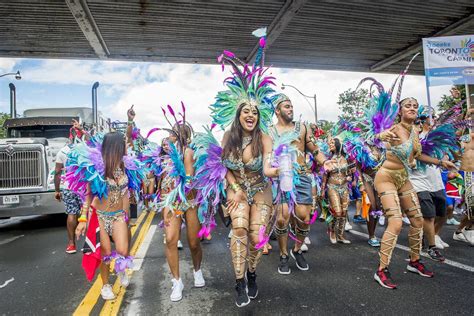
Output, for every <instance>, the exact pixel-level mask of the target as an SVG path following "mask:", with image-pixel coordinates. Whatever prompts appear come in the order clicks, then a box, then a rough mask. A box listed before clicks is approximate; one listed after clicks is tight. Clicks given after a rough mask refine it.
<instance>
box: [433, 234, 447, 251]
mask: <svg viewBox="0 0 474 316" xmlns="http://www.w3.org/2000/svg"><path fill="white" fill-rule="evenodd" d="M435 241H436V242H438V241H439V242H440V243H441V245H443V247H444V248H448V247H449V244H447V243H445V242H444V240H442V239H441V237H439V235H435ZM436 247H438V246H436Z"/></svg>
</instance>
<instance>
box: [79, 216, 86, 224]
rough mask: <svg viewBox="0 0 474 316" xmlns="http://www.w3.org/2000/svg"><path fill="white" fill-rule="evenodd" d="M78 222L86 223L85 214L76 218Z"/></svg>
mask: <svg viewBox="0 0 474 316" xmlns="http://www.w3.org/2000/svg"><path fill="white" fill-rule="evenodd" d="M77 221H78V222H79V223H87V217H86V216H85V215H82V214H81V216H80V217H79V218H78V220H77Z"/></svg>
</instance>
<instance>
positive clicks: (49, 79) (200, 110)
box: [0, 58, 449, 131]
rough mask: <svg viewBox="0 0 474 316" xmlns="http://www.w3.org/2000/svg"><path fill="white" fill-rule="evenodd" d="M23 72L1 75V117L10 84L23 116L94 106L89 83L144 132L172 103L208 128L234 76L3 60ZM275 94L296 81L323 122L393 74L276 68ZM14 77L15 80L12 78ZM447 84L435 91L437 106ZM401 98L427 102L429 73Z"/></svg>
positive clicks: (303, 109)
mask: <svg viewBox="0 0 474 316" xmlns="http://www.w3.org/2000/svg"><path fill="white" fill-rule="evenodd" d="M17 70H20V71H21V74H22V79H21V80H19V81H16V80H14V78H13V77H3V78H0V112H9V88H8V83H9V82H14V83H15V85H16V88H17V112H18V113H19V114H21V113H23V111H24V110H26V109H29V108H43V107H76V106H87V107H90V106H91V86H92V84H93V83H94V82H95V81H99V82H100V87H99V90H98V104H99V110H100V111H101V112H102V113H105V114H106V117H110V118H111V119H112V120H126V110H127V109H128V108H129V107H130V106H131V105H132V104H134V105H135V107H134V109H135V111H136V112H137V123H138V125H139V126H140V128H141V129H142V131H148V130H149V129H151V128H152V127H156V126H164V124H165V121H164V119H163V117H162V112H161V110H160V107H161V106H165V105H167V104H171V105H176V106H178V105H179V104H180V102H181V101H183V102H184V103H185V104H186V106H187V111H188V120H189V121H190V122H191V124H192V125H193V126H194V127H195V129H197V130H199V129H200V126H202V125H207V124H208V123H209V110H208V105H209V104H211V103H212V101H213V98H214V96H215V95H216V92H217V91H219V90H221V89H223V80H224V78H226V77H227V76H228V72H227V70H226V71H225V72H222V70H221V67H220V66H217V65H190V64H166V63H138V62H121V61H84V60H60V59H54V60H53V59H50V60H48V59H14V58H0V74H3V73H6V72H16V71H17ZM272 73H273V75H274V76H275V77H276V78H277V81H276V82H277V90H280V86H281V83H285V84H291V85H294V86H296V87H298V89H300V90H301V91H302V92H304V93H305V94H308V95H313V94H314V93H316V94H317V101H318V117H319V119H325V120H336V119H337V116H338V114H339V113H340V111H339V109H338V105H337V104H336V102H337V99H338V95H339V93H341V92H343V91H344V90H347V89H349V88H352V89H354V88H355V87H356V86H357V84H358V82H359V81H360V79H362V78H364V77H366V76H374V77H375V78H377V79H378V80H379V81H381V82H382V83H383V84H384V86H386V87H389V86H390V84H391V83H392V82H393V80H394V79H395V77H396V76H395V75H386V74H370V73H361V72H342V71H320V70H300V69H280V68H273V69H272ZM12 80H13V81H12ZM448 90H449V87H441V88H438V89H436V90H435V91H431V98H432V103H433V104H436V103H437V101H438V100H439V99H440V96H441V95H442V94H445V93H446V94H447V93H448ZM284 92H285V93H286V94H287V95H288V96H289V97H290V98H291V99H292V101H293V104H294V105H295V114H296V115H295V117H299V116H300V115H302V117H303V118H304V119H305V120H313V118H314V114H313V110H312V100H309V102H310V104H311V105H310V104H309V103H308V101H307V100H305V98H303V97H301V96H300V95H299V94H298V93H297V92H295V91H294V90H292V89H289V88H287V89H285V91H284ZM403 96H414V97H416V98H417V99H418V100H419V101H420V103H423V104H426V100H427V93H426V86H425V78H424V77H423V76H407V78H406V80H405V84H404V89H403V95H402V97H403Z"/></svg>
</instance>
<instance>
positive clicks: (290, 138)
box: [269, 123, 303, 157]
mask: <svg viewBox="0 0 474 316" xmlns="http://www.w3.org/2000/svg"><path fill="white" fill-rule="evenodd" d="M299 124H301V123H299ZM269 135H270V137H271V138H272V140H273V151H278V148H280V147H281V146H283V145H286V146H287V147H288V151H289V152H290V154H292V155H294V156H295V157H296V156H297V155H302V154H303V153H302V152H301V151H299V150H298V149H297V147H296V146H294V142H297V141H299V137H300V134H299V133H298V131H296V130H295V129H294V130H292V131H287V132H283V133H281V134H280V133H278V130H277V128H276V126H272V127H271V128H270V130H269Z"/></svg>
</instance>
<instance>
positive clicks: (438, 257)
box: [428, 247, 445, 262]
mask: <svg viewBox="0 0 474 316" xmlns="http://www.w3.org/2000/svg"><path fill="white" fill-rule="evenodd" d="M428 256H430V258H431V260H434V261H439V262H443V261H444V260H445V258H444V256H443V255H442V254H441V253H440V252H439V250H438V248H436V247H431V248H429V249H428Z"/></svg>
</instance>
